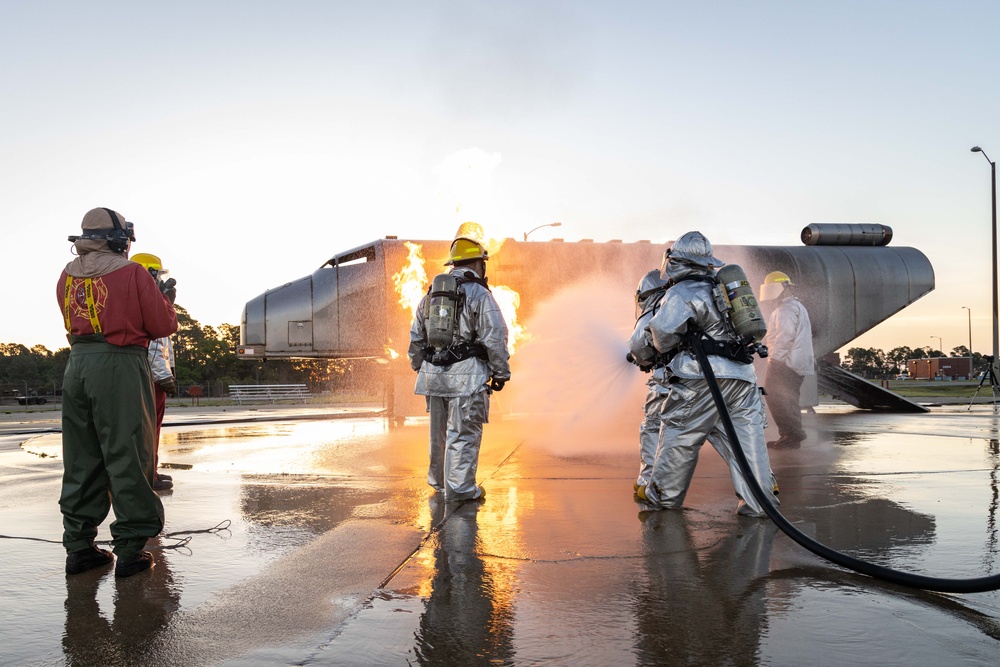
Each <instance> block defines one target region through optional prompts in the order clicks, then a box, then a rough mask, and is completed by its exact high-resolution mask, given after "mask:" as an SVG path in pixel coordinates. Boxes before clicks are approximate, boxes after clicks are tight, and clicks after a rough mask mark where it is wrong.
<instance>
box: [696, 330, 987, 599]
mask: <svg viewBox="0 0 1000 667" xmlns="http://www.w3.org/2000/svg"><path fill="white" fill-rule="evenodd" d="M688 340H689V341H691V343H692V345H693V347H694V352H695V356H697V357H698V363H699V364H700V365H701V369H702V372H703V373H704V374H705V380H706V381H707V382H708V388H709V390H710V391H711V392H712V399H713V400H714V401H715V406H716V407H717V408H718V410H719V415H720V417H721V418H722V424H723V426H724V427H725V429H726V434H727V435H728V436H729V440H730V442H731V444H732V447H731V449H732V450H733V456H735V457H736V462H737V463H738V464H739V466H740V470H741V471H742V472H743V476H744V477H745V478H746V480H747V484H748V485H749V486H750V491H751V492H752V493H753V495H754V498H756V499H757V502H759V503H760V504H761V506H762V507H763V508H764V512H765V513H767V516H768V517H770V519H771V521H773V522H774V524H775V525H776V526H777V527H778V528H780V529H781V531H782V532H783V533H785V535H788V537H790V538H792V539H793V540H794V541H796V542H798V543H799V545H801V546H803V547H805V548H806V549H808V550H809V551H811V552H813V553H814V554H816V555H817V556H819V557H820V558H824V559H826V560H828V561H830V562H831V563H834V564H836V565H840V566H841V567H846V568H847V569H849V570H854V571H855V572H859V573H861V574H866V575H868V576H870V577H875V578H876V579H881V580H883V581H888V582H890V583H894V584H899V585H901V586H908V587H910V588H920V589H923V590H928V591H939V592H942V593H982V592H985V591H995V590H997V589H1000V574H994V575H991V576H988V577H978V578H976V579H942V578H938V577H925V576H923V575H919V574H911V573H909V572H900V571H899V570H893V569H891V568H888V567H883V566H881V565H876V564H874V563H869V562H868V561H864V560H861V559H859V558H854V557H853V556H848V555H847V554H844V553H841V552H839V551H836V550H834V549H831V548H830V547H828V546H826V545H825V544H821V543H819V542H817V541H816V540H814V539H812V538H811V537H809V536H807V535H805V534H804V533H803V532H802V531H800V530H799V529H798V528H796V527H795V526H793V525H792V524H791V522H790V521H788V519H786V518H785V517H784V516H782V515H781V513H780V512H779V511H778V510H777V508H775V507H774V505H773V504H771V502H770V501H769V500H768V499H767V497H766V496H765V495H764V490H763V489H762V488H761V486H760V482H758V481H757V478H756V477H754V474H753V471H752V470H751V469H750V463H749V462H748V461H747V457H746V454H745V453H744V452H743V445H742V443H740V440H739V437H738V436H737V435H736V429H735V428H734V427H733V419H732V417H731V416H730V415H729V408H728V407H727V406H726V401H725V399H724V398H723V397H722V392H721V391H720V390H719V384H718V381H717V380H716V377H715V373H714V372H713V371H712V366H711V364H710V363H709V361H708V356H707V355H706V354H705V350H704V349H703V348H702V347H701V344H700V342H699V340H698V337H697V336H688Z"/></svg>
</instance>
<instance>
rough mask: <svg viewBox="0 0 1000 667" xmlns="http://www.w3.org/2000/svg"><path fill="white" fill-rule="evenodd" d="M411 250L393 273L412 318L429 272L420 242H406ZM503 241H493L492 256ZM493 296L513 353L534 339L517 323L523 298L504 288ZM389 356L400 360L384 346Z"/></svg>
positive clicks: (496, 289)
mask: <svg viewBox="0 0 1000 667" xmlns="http://www.w3.org/2000/svg"><path fill="white" fill-rule="evenodd" d="M403 245H405V246H406V249H407V251H408V254H407V257H406V263H405V264H404V265H403V268H401V269H400V270H399V272H398V273H395V274H393V276H392V283H393V285H394V286H395V287H396V293H397V294H399V305H401V306H402V307H403V308H404V309H406V310H408V311H409V312H410V314H411V315H415V314H416V312H417V306H418V305H420V299H422V298H423V296H424V294H426V293H427V271H426V270H425V269H424V256H423V248H422V247H421V246H420V244H418V243H411V242H410V241H406V242H404V244H403ZM502 245H503V241H500V242H496V241H494V240H492V239H491V240H490V254H491V255H492V254H493V249H494V248H495V249H496V250H499V249H500V247H501V246H502ZM490 289H491V290H492V291H493V297H494V298H495V299H496V301H497V304H498V305H499V306H500V312H501V313H502V314H503V319H504V321H505V322H506V323H507V351H508V352H510V353H511V354H514V349H515V348H516V347H517V346H518V345H520V344H521V343H524V342H527V341H529V340H531V334H529V333H528V332H527V331H525V329H524V327H523V326H522V325H520V324H518V321H517V309H518V308H519V307H520V305H521V295H520V294H518V293H517V292H515V291H514V290H512V289H511V288H509V287H506V286H504V285H492V286H491V287H490ZM385 351H386V354H387V355H388V356H389V358H391V359H396V358H397V357H399V353H398V352H396V351H395V350H393V349H392V348H390V347H389V346H388V345H387V346H386V347H385Z"/></svg>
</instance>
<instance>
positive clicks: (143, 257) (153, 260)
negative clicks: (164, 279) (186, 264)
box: [129, 252, 163, 272]
mask: <svg viewBox="0 0 1000 667" xmlns="http://www.w3.org/2000/svg"><path fill="white" fill-rule="evenodd" d="M129 259H131V260H132V261H133V262H135V263H136V264H142V265H143V267H145V269H146V270H147V271H149V270H153V271H157V272H159V271H162V270H163V262H161V261H160V258H159V257H157V256H156V255H150V254H149V253H148V252H140V253H138V254H136V255H132V257H130V258H129Z"/></svg>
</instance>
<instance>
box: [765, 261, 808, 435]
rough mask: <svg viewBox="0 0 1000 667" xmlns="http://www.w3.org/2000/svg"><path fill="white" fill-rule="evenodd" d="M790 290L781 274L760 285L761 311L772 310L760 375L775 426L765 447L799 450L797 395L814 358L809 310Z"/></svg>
mask: <svg viewBox="0 0 1000 667" xmlns="http://www.w3.org/2000/svg"><path fill="white" fill-rule="evenodd" d="M794 290H795V284H794V283H793V282H792V280H791V278H789V277H788V275H787V274H785V273H782V272H781V271H772V272H771V273H769V274H767V276H765V277H764V284H763V285H761V286H760V304H761V308H762V309H764V310H767V309H772V310H771V314H770V317H768V322H767V336H765V338H764V341H763V342H764V344H765V345H766V346H767V349H768V350H769V352H770V356H769V357H768V359H767V373H766V374H765V376H764V390H765V391H766V392H767V393H766V394H765V396H766V399H765V400H766V401H767V407H769V408H770V409H771V416H772V417H773V418H774V423H775V425H776V426H777V427H778V439H777V440H770V441H768V443H767V445H768V447H777V448H794V447H799V446H800V445H801V443H802V441H803V440H805V439H806V432H805V431H804V430H803V429H802V408H801V407H800V405H799V393H800V391H801V389H802V381H803V380H804V379H805V377H806V376H808V375H815V374H816V359H815V357H814V355H813V343H812V324H811V323H810V321H809V311H808V310H806V307H805V306H804V305H803V304H802V302H801V301H799V300H798V298H796V296H795V293H794Z"/></svg>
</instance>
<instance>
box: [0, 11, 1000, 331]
mask: <svg viewBox="0 0 1000 667" xmlns="http://www.w3.org/2000/svg"><path fill="white" fill-rule="evenodd" d="M998 32H1000V4H998V3H994V2H962V1H957V2H943V1H942V2H919V1H910V2H879V1H877V0H876V1H864V2H862V1H857V2H854V1H850V0H848V1H841V2H832V3H831V2H825V3H819V2H746V1H744V2H736V1H732V2H704V3H691V2H649V3H643V2H622V1H618V2H586V1H584V2H580V1H577V2H544V1H540V2H492V3H487V2H452V1H445V2H441V1H436V2H435V1H431V2H420V3H416V2H402V1H400V2H378V1H373V2H334V1H315V2H314V1H289V2H282V3H278V2H253V1H244V2H205V1H199V2H185V1H175V2H171V3H156V4H154V3H134V2H133V3H126V2H96V3H79V2H46V1H44V0H40V1H39V2H12V1H10V0H0V49H2V56H3V66H2V67H0V86H2V90H3V92H4V94H3V103H2V104H0V215H2V216H3V224H2V228H0V234H2V241H3V242H2V243H0V267H2V269H0V270H2V271H3V278H4V284H5V285H7V286H8V289H7V290H6V294H7V296H6V304H5V307H4V311H5V314H4V316H3V317H2V318H0V342H13V343H23V344H25V345H28V346H31V345H35V344H43V345H45V346H46V347H48V348H49V349H53V350H54V349H56V348H58V347H62V346H64V345H65V337H64V333H63V329H62V318H61V314H60V309H59V304H58V303H57V301H56V296H55V292H56V290H55V284H56V280H57V278H58V275H59V272H60V270H61V269H62V267H63V266H64V265H65V264H66V263H67V262H68V261H69V260H70V259H71V256H70V254H69V250H70V244H69V243H68V242H67V240H66V236H67V235H69V234H74V233H77V232H78V231H79V225H80V220H81V218H82V217H83V214H84V213H85V212H86V211H87V210H89V209H91V208H93V207H96V206H107V207H110V208H114V209H116V210H118V211H119V212H121V213H122V214H124V215H125V216H126V218H127V219H129V220H131V221H134V222H135V224H136V233H137V243H136V244H135V245H134V246H133V252H151V253H154V254H157V255H160V256H161V257H162V258H163V260H164V262H165V264H166V265H167V267H168V268H169V269H170V271H171V274H172V275H173V277H175V278H176V279H177V281H178V303H180V304H181V305H183V306H184V307H185V308H187V309H188V311H189V312H190V313H191V314H192V316H193V317H195V318H196V319H197V320H199V321H200V322H201V323H202V324H211V325H217V324H221V323H232V324H238V323H239V318H240V313H241V311H242V308H243V304H244V303H245V302H246V301H247V300H249V299H251V298H253V297H254V296H256V295H258V294H260V293H261V292H263V291H264V290H265V289H268V288H270V287H275V286H278V285H280V284H282V283H284V282H287V281H289V280H293V279H295V278H298V277H301V276H304V275H307V274H308V273H310V272H311V271H312V270H314V269H315V268H317V267H318V266H319V265H321V264H322V263H323V262H324V261H326V259H328V258H329V257H330V256H332V255H333V254H335V253H337V252H340V251H343V250H346V249H350V248H353V247H355V246H358V245H361V244H364V243H366V242H369V241H372V240H375V239H378V238H381V237H383V236H386V235H396V236H399V237H401V238H418V239H419V238H423V239H435V238H437V239H445V238H450V237H451V235H452V234H453V232H454V230H455V228H456V227H457V223H458V222H460V221H461V220H465V219H473V220H477V221H480V222H482V223H483V225H484V227H486V228H487V232H488V233H489V234H490V235H492V236H496V237H498V238H499V237H503V236H511V237H514V238H518V239H520V238H521V235H522V234H523V233H524V232H525V231H527V230H529V229H531V228H534V227H537V226H539V225H543V224H547V223H549V222H553V221H561V222H562V223H563V226H562V227H561V228H559V229H558V230H554V229H543V230H539V232H536V235H533V238H536V239H537V240H544V239H546V238H551V237H552V236H559V237H561V238H565V239H566V240H567V241H572V240H576V239H581V238H589V239H594V240H595V241H602V240H608V239H623V240H625V241H636V240H640V239H649V240H652V241H654V242H666V241H668V240H670V239H673V238H676V237H677V236H679V235H680V234H682V233H684V232H685V231H688V230H690V229H698V230H700V231H702V232H703V233H705V234H706V235H707V236H708V237H709V238H710V239H711V240H712V241H713V242H714V243H716V244H719V245H722V244H748V245H799V232H800V230H801V229H802V228H803V227H804V226H805V225H808V224H809V223H813V222H877V223H881V224H884V225H888V226H890V227H891V228H892V229H893V231H894V239H893V242H892V243H893V245H899V246H910V247H915V248H917V249H919V250H921V251H922V252H924V253H925V254H926V255H927V256H928V258H929V259H930V261H931V263H932V265H933V267H934V270H935V274H936V279H937V288H936V290H935V291H934V292H932V293H931V294H930V295H928V296H927V297H924V298H923V299H921V300H920V301H918V302H917V303H916V304H914V305H913V306H911V307H910V308H908V309H906V310H904V311H903V312H901V313H900V314H898V315H896V316H895V317H893V318H892V319H890V320H889V321H888V322H886V323H883V324H882V325H880V326H879V327H877V328H876V329H875V330H873V331H872V332H870V333H868V334H866V335H864V336H862V337H861V338H860V339H858V340H856V341H855V342H854V343H852V344H851V345H852V346H853V345H861V346H864V347H868V346H874V347H883V348H886V349H888V348H891V347H895V346H897V345H909V346H911V347H923V346H933V347H937V346H938V337H940V338H941V343H942V344H943V346H944V348H945V349H946V350H950V349H951V348H952V347H955V346H957V345H964V344H967V342H968V332H967V311H966V310H963V309H962V306H967V307H969V308H971V311H972V327H973V339H974V340H973V346H974V348H975V349H977V350H980V351H986V348H987V347H988V345H989V341H990V339H991V331H992V328H991V327H992V319H991V301H990V294H991V289H990V280H991V252H990V233H991V230H990V224H991V217H990V166H989V164H988V163H987V161H986V160H984V159H983V157H982V155H981V154H974V153H971V152H970V151H969V149H970V147H972V146H974V145H980V146H982V147H983V148H984V149H985V151H986V152H987V154H988V155H989V157H990V159H994V160H995V159H997V158H1000V87H998V85H997V82H998V81H1000V48H998V46H997V44H998V43H1000V41H998V37H1000V35H998ZM623 298H626V299H629V298H631V295H625V296H624V297H623Z"/></svg>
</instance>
